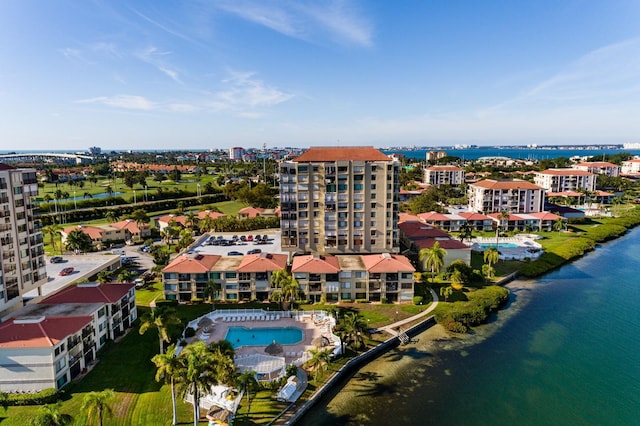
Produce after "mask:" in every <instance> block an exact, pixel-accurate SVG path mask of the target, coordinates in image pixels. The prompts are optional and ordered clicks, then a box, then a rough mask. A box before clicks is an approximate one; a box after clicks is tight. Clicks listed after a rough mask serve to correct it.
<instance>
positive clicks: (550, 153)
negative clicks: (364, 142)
mask: <svg viewBox="0 0 640 426" xmlns="http://www.w3.org/2000/svg"><path fill="white" fill-rule="evenodd" d="M434 150H437V151H446V153H447V155H451V156H453V157H460V158H462V159H463V160H477V159H478V158H480V157H508V158H513V159H524V160H545V159H551V158H558V157H566V158H570V157H573V156H576V155H577V156H579V157H585V156H595V157H596V159H598V160H602V155H603V154H604V155H613V154H620V153H622V152H627V153H630V154H633V155H640V150H637V149H528V148H496V147H486V148H475V149H434ZM428 151H432V150H431V149H430V150H424V149H417V150H415V151H399V150H398V151H387V150H383V152H384V153H385V154H394V153H397V154H402V155H404V156H406V157H408V158H415V159H418V160H424V159H426V155H427V152H428ZM598 157H599V158H598Z"/></svg>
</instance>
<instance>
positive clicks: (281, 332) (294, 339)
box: [225, 327, 304, 349]
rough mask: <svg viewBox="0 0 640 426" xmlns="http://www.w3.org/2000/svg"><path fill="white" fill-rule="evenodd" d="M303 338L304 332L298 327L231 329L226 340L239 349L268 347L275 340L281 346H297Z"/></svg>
mask: <svg viewBox="0 0 640 426" xmlns="http://www.w3.org/2000/svg"><path fill="white" fill-rule="evenodd" d="M303 337H304V334H303V333H302V330H301V329H299V328H296V327H280V328H274V327H271V328H246V327H229V329H228V330H227V335H226V337H225V340H228V341H229V342H230V343H231V345H232V346H233V348H234V349H237V348H240V347H242V346H267V345H270V344H271V343H273V341H274V340H275V341H276V342H278V343H280V344H281V345H295V344H296V343H300V342H302V339H303Z"/></svg>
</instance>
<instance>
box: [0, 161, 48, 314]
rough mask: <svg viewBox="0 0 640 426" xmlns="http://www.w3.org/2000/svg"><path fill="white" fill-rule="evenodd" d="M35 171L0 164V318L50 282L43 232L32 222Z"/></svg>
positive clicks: (36, 191)
mask: <svg viewBox="0 0 640 426" xmlns="http://www.w3.org/2000/svg"><path fill="white" fill-rule="evenodd" d="M37 194H38V181H37V178H36V171H35V169H17V168H15V167H11V166H8V165H5V164H0V265H1V266H0V316H2V313H3V312H7V311H9V310H12V309H14V308H18V307H20V306H21V304H22V295H23V294H24V293H27V292H29V291H31V290H33V289H36V288H39V287H40V286H41V285H42V284H44V283H46V282H47V272H46V269H45V261H44V246H43V243H42V232H40V229H39V227H37V226H36V223H35V221H34V219H33V204H32V201H31V200H32V198H33V197H35V196H36V195H37Z"/></svg>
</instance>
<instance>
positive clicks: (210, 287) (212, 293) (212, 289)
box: [204, 280, 222, 306]
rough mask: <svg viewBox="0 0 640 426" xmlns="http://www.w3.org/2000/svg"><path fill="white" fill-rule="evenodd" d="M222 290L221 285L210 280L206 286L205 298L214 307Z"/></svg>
mask: <svg viewBox="0 0 640 426" xmlns="http://www.w3.org/2000/svg"><path fill="white" fill-rule="evenodd" d="M221 289H222V286H221V285H220V283H218V282H217V281H214V280H209V281H207V282H206V283H205V285H204V297H205V298H208V299H209V302H210V303H211V305H212V306H213V301H214V300H215V299H217V298H218V296H219V292H220V290H221Z"/></svg>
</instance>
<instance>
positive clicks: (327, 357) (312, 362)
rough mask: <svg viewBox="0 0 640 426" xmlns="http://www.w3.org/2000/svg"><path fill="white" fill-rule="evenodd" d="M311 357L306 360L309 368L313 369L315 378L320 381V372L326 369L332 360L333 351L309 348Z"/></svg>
mask: <svg viewBox="0 0 640 426" xmlns="http://www.w3.org/2000/svg"><path fill="white" fill-rule="evenodd" d="M309 354H310V355H311V358H309V360H308V361H307V362H306V365H307V367H308V368H310V369H311V370H313V380H314V381H318V373H319V372H321V371H325V370H326V369H327V366H328V365H329V362H330V361H331V351H330V350H329V349H320V348H315V349H309Z"/></svg>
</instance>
